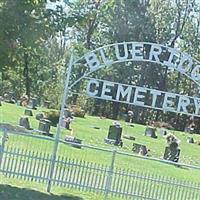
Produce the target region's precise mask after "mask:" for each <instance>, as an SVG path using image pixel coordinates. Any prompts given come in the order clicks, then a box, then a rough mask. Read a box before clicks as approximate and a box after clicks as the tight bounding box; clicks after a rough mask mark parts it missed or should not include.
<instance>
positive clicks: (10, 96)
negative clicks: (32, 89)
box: [3, 92, 15, 104]
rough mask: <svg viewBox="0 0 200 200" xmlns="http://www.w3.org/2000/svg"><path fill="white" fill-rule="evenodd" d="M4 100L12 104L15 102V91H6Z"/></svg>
mask: <svg viewBox="0 0 200 200" xmlns="http://www.w3.org/2000/svg"><path fill="white" fill-rule="evenodd" d="M3 100H4V101H5V102H6V103H12V104H14V103H15V99H14V93H13V92H7V93H5V94H4V96H3Z"/></svg>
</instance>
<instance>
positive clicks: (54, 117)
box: [44, 110, 60, 126]
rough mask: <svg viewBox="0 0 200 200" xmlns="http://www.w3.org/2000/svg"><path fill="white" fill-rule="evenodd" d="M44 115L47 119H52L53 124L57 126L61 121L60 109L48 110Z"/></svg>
mask: <svg viewBox="0 0 200 200" xmlns="http://www.w3.org/2000/svg"><path fill="white" fill-rule="evenodd" d="M44 115H45V118H46V119H48V120H50V121H51V123H52V124H51V125H52V126H57V124H58V122H59V116H60V112H59V111H55V110H51V111H47V112H44Z"/></svg>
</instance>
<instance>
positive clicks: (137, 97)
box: [69, 42, 200, 116]
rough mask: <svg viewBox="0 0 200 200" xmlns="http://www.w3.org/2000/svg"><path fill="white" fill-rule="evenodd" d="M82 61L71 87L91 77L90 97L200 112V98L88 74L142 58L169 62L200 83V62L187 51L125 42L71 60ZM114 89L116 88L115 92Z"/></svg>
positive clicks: (159, 62)
mask: <svg viewBox="0 0 200 200" xmlns="http://www.w3.org/2000/svg"><path fill="white" fill-rule="evenodd" d="M79 61H83V62H84V63H85V64H84V69H85V73H84V75H83V76H82V77H80V78H79V79H77V80H75V81H74V82H73V83H72V84H71V86H69V89H72V88H73V86H74V85H75V84H76V83H78V82H79V81H80V80H81V79H83V78H87V79H88V80H89V81H88V83H87V87H86V94H87V95H88V96H90V97H93V98H99V99H104V100H110V101H116V102H121V103H127V104H132V105H137V106H141V107H147V108H154V109H159V110H163V111H171V112H177V113H184V114H188V115H193V116H200V99H199V98H196V97H190V96H183V95H180V94H175V93H170V92H164V91H159V90H155V89H151V88H145V87H138V86H133V85H126V84H121V83H115V82H111V81H106V80H99V79H93V78H88V76H89V75H90V74H91V73H93V72H95V71H97V70H99V69H101V68H103V67H106V66H111V65H113V64H115V63H122V62H131V61H140V62H152V63H157V64H160V65H161V66H163V67H164V66H167V67H168V68H169V69H170V70H176V71H178V72H180V73H181V74H183V75H185V76H187V77H188V78H189V79H191V80H192V81H193V82H195V83H196V84H197V85H198V86H200V63H199V62H198V61H197V60H195V59H193V58H192V57H191V56H190V55H188V54H186V53H182V52H180V51H178V50H177V49H175V48H171V47H167V46H164V45H160V44H154V43H145V42H123V43H115V44H110V45H106V46H103V47H100V48H97V49H95V50H94V51H91V52H89V53H87V54H85V55H84V56H83V57H81V58H79V59H77V60H76V61H74V62H72V65H76V64H77V63H78V62H79ZM113 91H116V92H115V93H113ZM146 99H148V101H146Z"/></svg>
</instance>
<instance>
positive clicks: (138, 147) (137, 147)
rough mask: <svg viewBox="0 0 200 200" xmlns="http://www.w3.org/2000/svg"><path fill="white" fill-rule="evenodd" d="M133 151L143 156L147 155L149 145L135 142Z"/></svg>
mask: <svg viewBox="0 0 200 200" xmlns="http://www.w3.org/2000/svg"><path fill="white" fill-rule="evenodd" d="M132 151H133V152H135V153H138V154H140V155H143V156H145V155H147V153H148V151H147V147H146V146H145V145H142V144H137V143H133V149H132Z"/></svg>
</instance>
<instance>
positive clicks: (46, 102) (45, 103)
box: [43, 101, 51, 108]
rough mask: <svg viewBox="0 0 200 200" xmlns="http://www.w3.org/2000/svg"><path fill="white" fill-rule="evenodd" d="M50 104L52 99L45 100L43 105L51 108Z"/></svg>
mask: <svg viewBox="0 0 200 200" xmlns="http://www.w3.org/2000/svg"><path fill="white" fill-rule="evenodd" d="M50 104H51V101H44V104H43V106H44V107H45V108H50Z"/></svg>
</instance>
